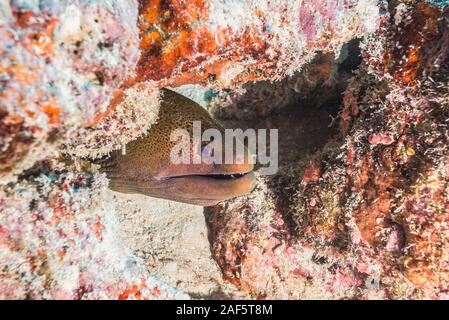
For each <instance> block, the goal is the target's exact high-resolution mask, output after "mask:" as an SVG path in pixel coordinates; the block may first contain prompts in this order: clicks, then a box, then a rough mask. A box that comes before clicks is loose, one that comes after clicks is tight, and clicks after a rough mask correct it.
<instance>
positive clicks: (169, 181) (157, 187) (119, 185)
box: [109, 171, 256, 207]
mask: <svg viewBox="0 0 449 320" xmlns="http://www.w3.org/2000/svg"><path fill="white" fill-rule="evenodd" d="M255 182H256V178H255V174H254V172H252V171H250V172H246V173H236V174H205V175H202V174H192V175H182V176H172V177H170V176H169V177H163V178H158V179H150V180H138V181H129V180H124V179H122V178H120V177H111V178H110V180H109V188H110V189H111V190H113V191H118V192H122V193H140V194H144V195H148V196H151V197H156V198H162V199H167V200H172V201H177V202H183V203H188V204H193V205H199V206H204V207H207V206H213V205H216V204H217V203H219V202H220V201H224V200H229V199H232V198H235V197H239V196H242V195H244V194H246V193H249V192H251V191H252V190H253V189H254V187H255Z"/></svg>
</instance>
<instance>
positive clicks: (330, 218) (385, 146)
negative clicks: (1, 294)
mask: <svg viewBox="0 0 449 320" xmlns="http://www.w3.org/2000/svg"><path fill="white" fill-rule="evenodd" d="M384 10H385V11H384V13H383V17H384V18H383V19H382V23H381V25H380V27H379V29H378V31H377V32H376V33H374V34H373V35H371V36H370V37H368V38H367V39H366V40H365V41H364V43H363V45H362V48H363V50H362V54H363V57H364V62H363V63H362V65H361V66H360V67H359V69H358V71H357V73H356V74H355V75H354V77H353V79H351V80H350V82H349V85H348V88H347V89H346V91H345V93H344V96H343V109H342V110H341V113H340V122H339V131H340V137H337V138H335V140H334V141H333V142H330V143H329V144H328V146H327V147H325V148H324V149H323V150H321V151H320V152H319V153H318V154H316V156H315V158H314V159H312V160H311V162H310V163H309V164H307V163H305V162H300V163H296V164H295V163H292V164H290V168H289V169H290V170H291V172H292V175H296V179H297V180H296V182H291V185H282V186H281V188H295V187H296V190H297V191H296V195H295V196H294V197H293V199H291V200H290V201H289V202H288V203H287V204H284V205H283V206H281V207H279V206H278V205H275V206H270V205H268V204H264V205H263V206H262V207H260V206H258V205H256V204H257V202H256V204H255V203H254V200H252V199H253V197H256V195H252V196H251V197H248V198H247V199H239V200H238V201H234V204H232V205H230V204H228V205H227V208H224V207H216V208H215V209H214V210H213V211H212V213H211V215H210V216H209V221H211V222H210V228H211V233H212V238H213V242H212V246H213V252H214V256H215V258H216V260H217V261H218V263H219V264H220V265H221V267H222V270H223V273H224V276H225V277H226V278H227V279H229V280H230V281H231V282H233V283H234V284H236V285H237V286H239V287H240V288H242V289H244V290H246V291H247V292H249V293H251V294H253V295H254V296H256V297H266V298H365V299H369V298H393V299H404V298H432V299H445V298H447V297H448V291H447V288H448V284H449V283H448V281H449V264H448V261H449V260H448V252H449V238H448V235H449V229H448V220H447V213H448V209H449V206H448V205H449V202H448V201H449V198H448V191H449V189H448V186H449V175H448V164H449V163H448V159H449V158H448V156H449V154H448V148H447V146H448V143H449V131H448V120H447V119H448V116H449V113H448V112H449V109H448V107H449V105H448V101H449V91H448V80H449V78H448V74H449V73H448V72H449V53H448V51H447V48H448V45H449V37H448V35H449V24H448V17H449V16H448V14H449V11H448V9H444V6H441V7H436V6H432V5H430V4H426V3H424V2H419V1H418V2H414V3H408V4H406V3H401V2H397V3H396V5H392V4H390V5H389V6H388V7H385V8H384ZM417 35H418V36H417ZM293 181H294V180H293ZM269 182H270V178H264V179H262V180H261V182H260V185H261V186H263V185H267V183H269ZM258 196H259V197H267V194H266V193H262V194H261V195H258ZM239 205H240V206H243V207H238V206H239ZM236 206H237V207H236ZM260 216H264V217H265V218H264V219H263V220H258V219H255V217H260ZM230 221H232V222H233V223H231V222H230ZM260 265H263V266H264V267H263V268H260Z"/></svg>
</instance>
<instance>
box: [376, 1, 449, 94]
mask: <svg viewBox="0 0 449 320" xmlns="http://www.w3.org/2000/svg"><path fill="white" fill-rule="evenodd" d="M440 16H441V12H440V10H439V9H438V8H437V7H435V6H432V5H429V4H426V3H422V2H421V3H418V4H417V6H416V9H415V10H413V13H412V15H411V16H410V18H409V19H404V21H403V22H401V23H400V24H399V26H394V27H393V32H394V35H395V36H394V39H392V41H391V42H390V43H391V44H392V45H393V46H394V47H393V48H391V49H390V50H386V51H385V53H384V56H383V63H384V66H385V68H384V72H386V73H391V74H392V76H393V78H394V79H395V80H397V81H399V82H402V83H404V84H406V85H409V86H412V85H414V84H415V83H416V81H419V80H420V79H421V78H422V76H423V72H424V68H425V66H424V65H423V61H422V59H423V47H424V46H425V45H426V44H427V43H429V42H430V41H431V40H433V39H434V38H435V37H436V36H437V35H438V20H439V18H440ZM398 30H400V32H398Z"/></svg>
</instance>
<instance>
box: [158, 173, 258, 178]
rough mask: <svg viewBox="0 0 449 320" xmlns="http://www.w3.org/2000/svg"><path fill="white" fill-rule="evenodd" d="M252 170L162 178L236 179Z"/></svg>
mask: <svg viewBox="0 0 449 320" xmlns="http://www.w3.org/2000/svg"><path fill="white" fill-rule="evenodd" d="M251 173H252V171H248V172H238V173H211V174H186V175H175V176H168V177H163V178H162V180H167V179H177V178H192V177H200V178H208V179H216V180H235V179H240V178H243V177H244V176H246V175H249V174H251Z"/></svg>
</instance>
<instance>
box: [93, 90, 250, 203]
mask: <svg viewBox="0 0 449 320" xmlns="http://www.w3.org/2000/svg"><path fill="white" fill-rule="evenodd" d="M162 94H163V99H162V101H161V106H160V110H159V119H158V121H157V123H156V124H154V125H152V126H151V128H150V129H149V131H148V133H147V134H146V135H145V136H142V137H141V138H138V139H136V140H134V141H131V142H130V143H128V144H127V145H126V148H125V150H126V153H125V154H123V153H122V152H120V151H116V152H114V153H113V154H111V156H110V157H108V158H106V159H102V160H100V161H97V164H99V165H100V171H101V172H104V173H106V175H107V177H108V178H109V188H110V189H111V190H113V191H117V192H122V193H137V194H144V195H148V196H151V197H156V198H163V199H168V200H174V201H178V202H184V203H189V204H195V205H201V206H211V205H215V204H217V203H218V202H220V201H222V200H227V199H231V198H234V197H237V196H241V195H243V194H245V193H248V192H250V191H251V190H252V189H253V187H254V185H255V175H254V173H253V168H254V166H253V164H251V163H249V152H248V150H247V149H246V148H245V156H244V162H243V164H236V161H235V160H236V155H235V147H234V155H233V159H234V161H233V164H207V163H204V162H203V161H202V163H201V164H173V163H172V162H171V161H170V152H171V150H172V148H173V146H174V145H175V144H176V143H177V142H176V141H171V140H170V135H171V133H172V131H173V130H175V129H177V128H182V129H186V130H187V131H188V132H190V141H191V145H190V148H191V152H195V150H194V149H196V148H193V144H192V141H193V139H192V132H193V129H192V128H193V121H201V130H202V132H204V130H206V129H209V128H215V129H218V130H220V132H221V133H222V136H223V137H224V134H223V133H224V131H223V130H224V129H223V127H222V126H221V125H220V124H219V123H218V122H217V121H216V120H214V119H212V118H211V116H210V115H209V113H208V112H207V111H206V110H205V109H204V108H202V107H201V106H200V105H198V104H197V103H195V102H194V101H192V100H190V99H188V98H186V97H184V96H182V95H180V94H177V93H175V92H173V91H170V90H167V89H163V90H162ZM240 143H241V142H240ZM223 145H224V143H223ZM235 145H236V143H234V146H235ZM223 148H224V147H223ZM222 154H223V157H224V150H223V152H222Z"/></svg>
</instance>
